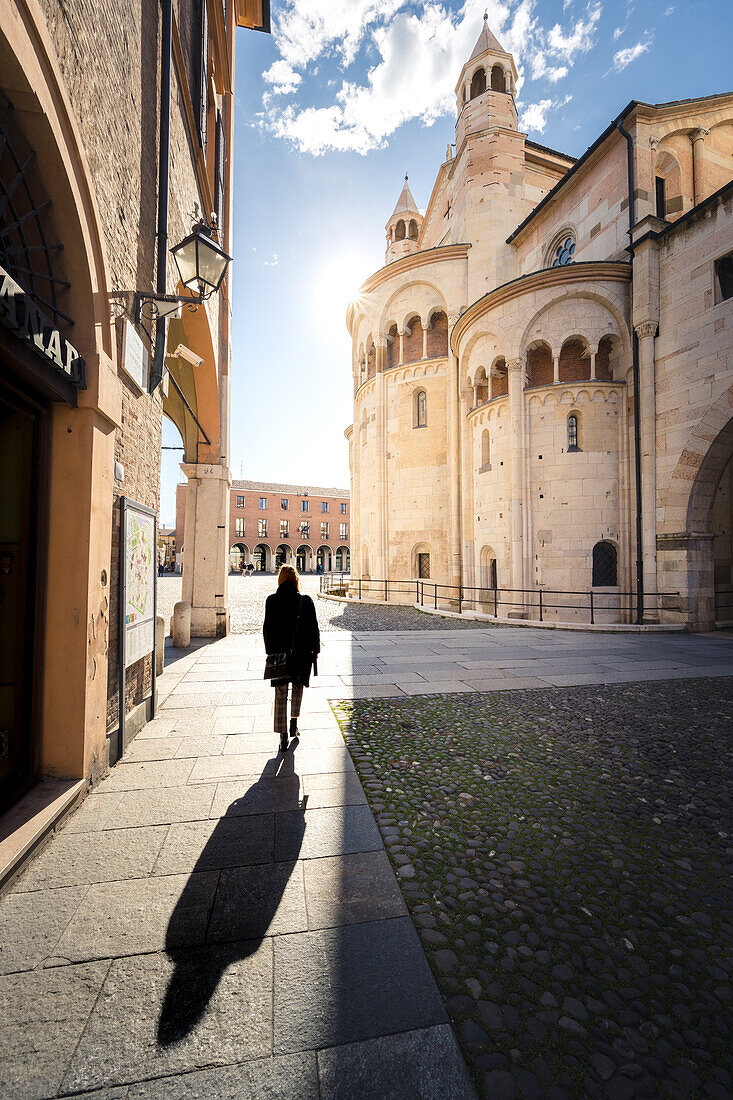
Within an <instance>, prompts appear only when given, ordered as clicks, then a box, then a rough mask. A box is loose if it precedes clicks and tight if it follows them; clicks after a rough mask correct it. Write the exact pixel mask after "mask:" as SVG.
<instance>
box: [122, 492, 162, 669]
mask: <svg viewBox="0 0 733 1100" xmlns="http://www.w3.org/2000/svg"><path fill="white" fill-rule="evenodd" d="M125 515H126V537H125V668H129V667H130V665H133V664H134V663H135V662H136V661H139V660H140V659H141V657H145V656H146V654H148V653H152V651H153V646H154V644H155V623H154V620H153V608H154V606H155V517H154V516H151V515H148V514H147V512H142V511H139V510H138V509H137V508H136V507H135V505H134V504H132V503H131V502H130V501H128V502H127V507H126V513H125Z"/></svg>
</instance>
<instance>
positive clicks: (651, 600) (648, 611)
mask: <svg viewBox="0 0 733 1100" xmlns="http://www.w3.org/2000/svg"><path fill="white" fill-rule="evenodd" d="M636 334H637V336H638V337H639V409H640V414H639V419H640V434H641V508H642V512H641V545H642V556H643V569H644V605H645V615H644V617H645V618H647V615H648V617H649V618H650V619H652V618H653V619H656V617H657V616H656V594H657V528H656V508H657V457H656V419H657V417H656V392H655V366H654V338H655V336H656V334H657V324H656V321H643V322H642V323H641V324H637V325H636Z"/></svg>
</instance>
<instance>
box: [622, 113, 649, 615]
mask: <svg viewBox="0 0 733 1100" xmlns="http://www.w3.org/2000/svg"><path fill="white" fill-rule="evenodd" d="M616 129H617V130H618V132H619V133H620V134H621V136H622V137H623V138H625V140H626V171H627V176H628V187H629V256H630V257H631V265H632V271H633V265H634V237H633V232H634V223H635V221H636V218H635V217H634V141H633V138H632V137H631V134H630V133H629V132H628V130H626V129H624V126H623V121H622V117H621V116H620V117H619V118H617V119H616ZM633 293H634V280H633V274H632V279H631V295H632V301H631V331H632V345H631V346H632V360H631V363H632V377H633V379H634V473H635V477H636V622H637V624H640V623H642V622H643V621H644V556H643V549H642V523H641V423H640V419H639V418H640V395H639V337H638V336H637V335H636V329H635V328H634V321H633V317H634V309H633Z"/></svg>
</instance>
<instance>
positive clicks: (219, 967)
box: [158, 746, 308, 1047]
mask: <svg viewBox="0 0 733 1100" xmlns="http://www.w3.org/2000/svg"><path fill="white" fill-rule="evenodd" d="M293 747H294V746H293ZM307 800H308V796H307V795H306V796H304V798H303V799H302V800H301V798H300V777H299V775H298V774H297V772H296V771H295V757H294V753H293V752H292V751H290V752H287V753H278V755H277V756H276V757H273V758H272V759H270V760H268V761H267V764H266V765H265V767H264V768H263V770H262V773H261V775H260V777H259V779H258V780H257V782H256V783H254V784H253V786H251V787H250V788H249V790H248V791H247V793H246V794H245V795H243V796H242V797H241V798H238V799H236V800H235V801H234V802H232V803H231V805H230V806H229V807H228V809H227V812H226V814H225V815H224V816H223V817H222V818H221V819H220V820H219V823H218V824H217V826H216V828H215V829H214V831H213V833H212V834H211V836H210V837H209V839H208V841H207V842H206V845H205V847H204V848H203V850H202V852H201V855H200V856H199V858H198V860H197V861H196V866H195V867H194V869H193V872H192V874H191V877H190V878H189V880H188V882H187V883H186V885H185V887H184V889H183V892H182V894H181V896H180V898H179V899H178V902H177V904H176V907H175V909H174V910H173V913H172V914H171V918H170V921H169V922H168V929H167V931H166V943H165V947H166V952H167V954H168V956H169V958H170V959H171V960H172V962H173V967H174V969H173V973H172V974H171V977H170V980H169V982H168V988H167V989H166V993H165V997H164V999H163V1005H162V1008H161V1012H160V1019H159V1020H158V1043H159V1044H160V1045H161V1046H164V1047H167V1046H172V1045H173V1044H174V1043H179V1042H181V1041H182V1040H183V1039H185V1038H186V1036H187V1035H189V1034H190V1032H191V1031H192V1030H193V1029H194V1027H195V1026H196V1024H197V1023H198V1022H199V1020H201V1018H202V1017H203V1015H204V1013H205V1012H206V1008H207V1006H208V1004H209V1001H210V1000H211V998H212V996H213V995H214V993H215V992H216V988H217V986H218V984H219V981H220V979H221V977H222V975H223V973H224V971H225V970H226V969H227V967H229V966H231V965H232V964H233V963H235V962H238V961H239V960H241V959H245V958H247V957H248V956H249V955H253V954H254V953H255V951H257V949H258V947H259V946H260V944H261V943H262V941H263V939H264V937H265V935H266V934H267V930H268V928H269V927H270V925H271V923H272V920H273V918H274V916H275V914H276V912H277V910H278V907H279V905H280V902H281V901H282V897H283V894H284V892H285V889H286V887H287V884H288V881H289V879H290V876H291V874H292V872H293V870H294V868H295V866H296V860H297V859H298V855H299V853H300V848H301V845H302V842H303V835H304V833H305V809H306V803H307ZM276 813H277V814H278V815H282V816H279V818H278V849H279V853H278V852H274V849H273V843H274V819H275V814H276ZM264 854H267V858H268V859H269V862H262V857H263V855H264ZM278 854H279V856H280V861H279V862H273V861H272V860H273V856H277V855H278ZM212 870H220V872H221V873H220V876H219V882H218V885H217V889H216V893H215V895H214V899H213V904H212V901H211V897H210V895H209V894H208V892H207V891H205V890H204V891H202V881H204V877H203V876H202V875H201V874H198V872H202V871H209V872H211V871H212ZM204 907H205V908H206V910H207V917H208V920H207V921H206V922H205V927H206V938H205V943H206V946H205V947H202V946H201V937H200V935H199V936H198V937H197V938H195V939H194V938H192V937H194V936H195V932H194V929H200V928H201V925H202V916H203V914H202V908H204ZM209 945H216V946H209Z"/></svg>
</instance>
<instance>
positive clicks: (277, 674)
mask: <svg viewBox="0 0 733 1100" xmlns="http://www.w3.org/2000/svg"><path fill="white" fill-rule="evenodd" d="M302 606H303V597H302V596H301V597H300V602H299V603H298V614H297V615H296V617H295V630H294V631H293V641H292V644H291V646H290V649H288V650H285V651H284V652H282V653H268V654H267V657H266V658H265V672H264V675H263V680H284V679H285V678H286V677H288V676H292V675H293V673H294V671H295V667H294V666H295V639H296V638H297V637H298V626H299V624H300V609H301V607H302Z"/></svg>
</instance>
